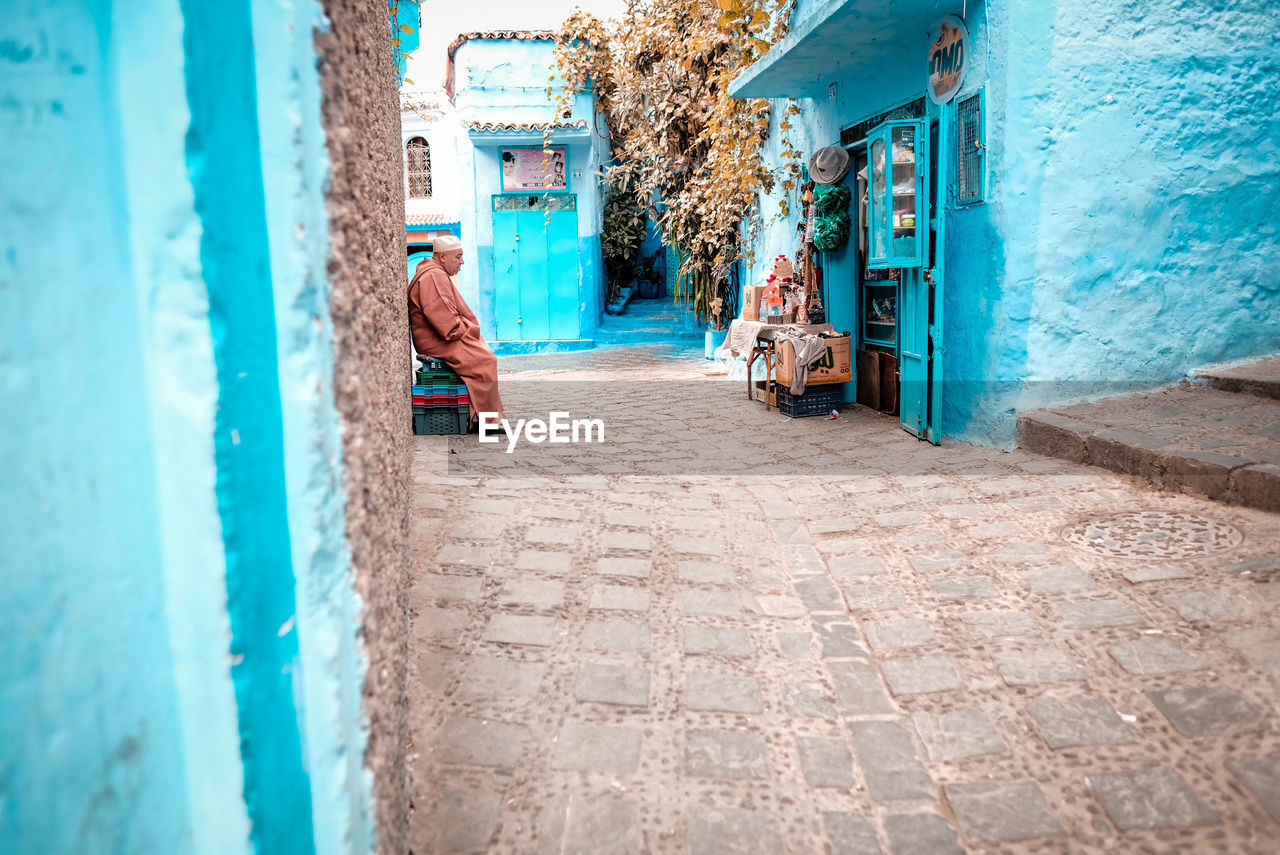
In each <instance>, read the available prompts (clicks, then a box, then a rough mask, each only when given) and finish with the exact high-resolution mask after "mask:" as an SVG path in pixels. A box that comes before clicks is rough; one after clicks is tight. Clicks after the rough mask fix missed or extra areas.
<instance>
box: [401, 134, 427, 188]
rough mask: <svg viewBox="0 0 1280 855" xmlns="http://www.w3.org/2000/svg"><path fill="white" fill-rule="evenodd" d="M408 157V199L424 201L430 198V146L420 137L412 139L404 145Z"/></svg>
mask: <svg viewBox="0 0 1280 855" xmlns="http://www.w3.org/2000/svg"><path fill="white" fill-rule="evenodd" d="M405 153H406V154H407V155H408V161H409V163H408V171H409V198H411V199H426V198H429V197H430V196H431V146H429V145H427V141H426V140H424V139H423V138H422V137H414V138H413V139H411V140H409V142H407V143H406V144H405Z"/></svg>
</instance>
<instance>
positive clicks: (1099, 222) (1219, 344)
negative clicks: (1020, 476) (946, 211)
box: [1009, 0, 1280, 406]
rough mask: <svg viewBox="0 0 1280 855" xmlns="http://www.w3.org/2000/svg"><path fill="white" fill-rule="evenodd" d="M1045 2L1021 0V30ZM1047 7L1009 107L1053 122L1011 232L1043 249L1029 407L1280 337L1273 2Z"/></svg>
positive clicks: (1279, 125) (1238, 352)
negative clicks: (1031, 225)
mask: <svg viewBox="0 0 1280 855" xmlns="http://www.w3.org/2000/svg"><path fill="white" fill-rule="evenodd" d="M1034 5H1035V4H1029V3H1025V4H1024V3H1016V4H1012V5H1011V10H1010V20H1011V21H1017V22H1018V31H1017V32H1018V33H1021V32H1022V31H1023V27H1024V26H1026V25H1027V24H1029V23H1030V22H1028V21H1027V20H1026V18H1025V17H1024V14H1025V13H1027V12H1029V11H1030V9H1031V8H1032V7H1034ZM1024 6H1025V7H1026V8H1023V7H1024ZM1048 9H1050V10H1052V11H1051V14H1050V13H1048V12H1040V13H1038V14H1039V15H1041V16H1043V18H1044V19H1045V20H1044V21H1043V23H1044V24H1045V25H1046V26H1047V33H1046V35H1045V36H1044V37H1043V43H1044V45H1045V46H1044V48H1043V50H1042V54H1043V56H1044V59H1045V60H1046V61H1045V64H1044V65H1043V67H1042V68H1041V69H1040V70H1039V73H1038V74H1029V75H1027V76H1024V77H1021V78H1018V77H1016V76H1015V75H1014V74H1013V73H1011V74H1010V102H1009V113H1010V115H1012V114H1013V112H1014V110H1015V105H1017V107H1016V109H1017V110H1018V111H1019V112H1023V113H1028V114H1032V115H1034V116H1035V121H1036V125H1037V126H1038V127H1039V128H1041V129H1042V131H1041V133H1040V134H1038V135H1036V136H1034V137H1032V139H1031V140H1030V141H1029V142H1030V143H1031V144H1028V145H1023V146H1019V153H1020V154H1021V159H1022V160H1024V161H1025V160H1030V159H1032V158H1038V159H1041V160H1043V162H1044V163H1045V166H1044V169H1043V173H1042V174H1041V175H1038V176H1035V177H1036V178H1038V179H1039V181H1038V184H1037V185H1033V187H1034V189H1035V190H1037V191H1038V192H1039V196H1040V199H1041V206H1040V210H1039V212H1038V214H1039V216H1038V217H1037V219H1036V224H1037V225H1038V227H1039V228H1038V231H1037V234H1036V235H1035V236H1034V242H1033V237H1032V236H1031V235H1029V234H1028V235H1018V236H1017V237H1018V240H1019V242H1022V243H1026V244H1028V245H1032V246H1034V247H1035V252H1036V261H1037V263H1036V278H1035V288H1034V300H1033V304H1032V317H1033V319H1034V320H1033V322H1032V325H1031V329H1030V334H1029V341H1028V351H1029V380H1030V384H1029V388H1028V390H1027V393H1026V395H1024V397H1023V399H1022V401H1021V403H1022V405H1023V406H1035V405H1037V404H1038V403H1040V401H1041V400H1042V399H1045V398H1047V399H1048V400H1051V401H1053V400H1059V399H1061V398H1063V397H1076V396H1079V395H1089V394H1093V393H1094V392H1095V389H1099V390H1100V389H1105V388H1107V387H1109V386H1113V385H1120V386H1123V385H1127V384H1131V383H1133V384H1138V385H1143V386H1146V385H1151V384H1153V383H1160V382H1165V381H1170V380H1175V379H1178V378H1179V377H1181V376H1182V375H1183V374H1184V373H1185V372H1186V370H1187V369H1189V368H1192V367H1194V366H1196V365H1201V364H1204V363H1207V362H1213V361H1217V360H1223V359H1233V358H1237V357H1245V356H1252V355H1255V354H1260V353H1267V352H1272V351H1276V350H1280V241H1278V240H1277V231H1276V225H1275V223H1274V219H1275V212H1276V211H1277V210H1280V91H1277V88H1276V85H1275V77H1276V74H1277V71H1280V58H1278V57H1277V53H1276V47H1275V33H1274V21H1275V11H1276V10H1275V4H1273V3H1267V2H1261V0H1251V2H1230V3H1228V2H1215V3H1211V4H1208V7H1206V4H1203V3H1196V4H1191V3H1187V2H1176V0H1158V2H1154V3H1152V2H1143V3H1138V2H1134V0H1129V2H1122V3H1115V2H1099V0H1075V2H1072V3H1069V4H1068V3H1061V2H1060V3H1057V4H1050V5H1049V6H1048ZM1028 70H1029V71H1030V70H1031V69H1028ZM1015 81H1016V82H1015ZM1033 106H1034V109H1033ZM1010 242H1012V236H1011V239H1010Z"/></svg>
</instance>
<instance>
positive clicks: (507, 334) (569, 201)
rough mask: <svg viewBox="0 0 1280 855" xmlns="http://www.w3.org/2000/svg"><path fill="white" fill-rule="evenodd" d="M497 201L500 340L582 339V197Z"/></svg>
mask: <svg viewBox="0 0 1280 855" xmlns="http://www.w3.org/2000/svg"><path fill="white" fill-rule="evenodd" d="M551 199H552V202H553V207H552V208H551V209H550V210H548V209H547V207H545V201H544V199H543V197H542V196H495V197H493V208H494V210H493V267H494V270H493V272H494V277H493V281H494V321H495V323H496V326H497V336H496V338H497V339H498V340H499V341H546V340H549V339H575V338H578V337H579V332H580V329H579V327H580V324H579V312H578V206H577V197H576V196H568V195H560V196H553V197H551Z"/></svg>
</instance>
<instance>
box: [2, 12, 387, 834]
mask: <svg viewBox="0 0 1280 855" xmlns="http://www.w3.org/2000/svg"><path fill="white" fill-rule="evenodd" d="M10 5H11V8H10V9H8V10H7V12H8V14H6V16H5V17H3V18H2V19H0V103H3V104H4V105H5V106H4V107H3V108H0V136H2V137H3V138H4V139H5V157H4V166H3V168H4V174H3V179H2V180H0V366H3V369H4V370H3V371H0V378H3V379H0V471H3V472H4V473H5V477H4V478H3V479H0V508H2V509H3V513H0V542H3V543H4V544H5V549H4V550H3V551H0V568H2V569H0V578H4V579H5V581H6V590H7V596H6V597H5V598H3V600H0V656H2V657H3V659H2V660H0V840H3V841H4V844H3V845H0V848H3V849H5V851H9V850H10V849H11V848H12V849H13V851H19V852H50V853H53V852H75V853H119V852H129V853H156V855H168V853H174V852H191V853H201V855H206V853H207V855H220V853H237V852H249V851H255V850H256V851H262V852H266V851H271V852H289V851H297V852H312V851H316V852H324V853H329V852H335V853H336V852H352V853H354V852H367V851H370V850H371V848H372V839H373V836H372V835H373V828H372V818H371V813H372V811H371V796H370V787H369V780H368V772H367V771H366V770H365V769H364V749H365V744H366V742H365V734H364V724H363V720H362V715H361V708H360V698H361V689H362V685H363V674H364V672H363V661H364V660H363V651H362V649H361V646H360V639H359V621H360V604H359V601H358V599H357V598H356V597H355V594H354V591H353V580H352V579H351V578H350V558H349V554H348V551H347V546H346V543H345V521H344V507H343V501H344V493H343V490H342V466H341V442H340V437H339V432H338V420H337V416H336V413H335V411H334V403H333V391H332V378H331V376H330V375H331V373H332V365H333V352H332V340H331V323H330V321H329V318H328V315H327V310H328V304H327V294H328V291H327V283H326V282H325V271H326V262H327V253H328V239H327V232H326V223H325V217H324V205H325V199H324V187H325V183H326V180H327V174H328V172H327V170H328V163H327V160H326V159H325V137H324V130H323V125H322V123H321V119H320V109H319V105H320V95H319V85H318V75H317V71H316V55H315V47H314V41H313V39H314V34H313V30H314V29H315V28H318V27H322V26H323V18H322V15H321V14H320V9H319V6H318V5H317V4H316V3H314V2H303V3H292V4H283V3H278V2H272V0H262V2H250V0H237V2H234V3H229V4H221V5H219V7H218V10H217V14H216V15H214V14H213V13H212V12H211V11H210V10H209V9H208V8H206V7H207V6H208V4H199V3H186V2H181V0H137V2H133V3H128V4H111V3H108V2H106V1H105V0H55V2H38V3H37V2H35V0H32V1H31V2H27V3H19V4H10ZM184 34H185V35H186V36H187V37H188V38H187V39H186V40H184ZM86 139H91V140H92V141H93V144H92V145H85V140H86ZM68 163H76V164H78V166H77V168H76V169H74V170H68V169H67V168H66V164H68ZM317 319H318V320H319V323H317ZM300 601H301V606H300V605H299V603H300Z"/></svg>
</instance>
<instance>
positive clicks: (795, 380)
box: [774, 327, 827, 395]
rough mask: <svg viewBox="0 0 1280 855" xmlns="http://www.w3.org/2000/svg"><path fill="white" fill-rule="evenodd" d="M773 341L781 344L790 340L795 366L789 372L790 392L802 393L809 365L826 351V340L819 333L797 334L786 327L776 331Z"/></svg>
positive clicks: (794, 393) (807, 378)
mask: <svg viewBox="0 0 1280 855" xmlns="http://www.w3.org/2000/svg"><path fill="white" fill-rule="evenodd" d="M774 341H775V342H777V343H778V344H781V343H782V342H784V341H789V342H791V347H792V348H793V349H794V350H795V355H796V358H795V368H794V370H793V371H792V372H791V394H792V395H803V394H804V387H805V383H807V382H808V380H809V366H811V365H812V364H813V363H815V362H817V361H818V360H819V359H821V358H822V355H823V354H824V353H826V352H827V340H826V339H825V338H823V337H822V336H820V335H816V334H813V333H810V334H809V335H803V334H801V335H797V334H796V331H795V330H793V329H792V328H790V327H788V328H787V329H786V330H784V331H782V332H779V333H776V334H775V335H774Z"/></svg>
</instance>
